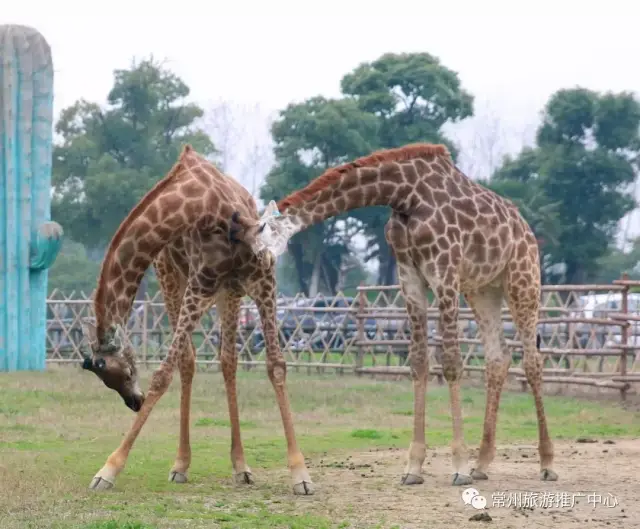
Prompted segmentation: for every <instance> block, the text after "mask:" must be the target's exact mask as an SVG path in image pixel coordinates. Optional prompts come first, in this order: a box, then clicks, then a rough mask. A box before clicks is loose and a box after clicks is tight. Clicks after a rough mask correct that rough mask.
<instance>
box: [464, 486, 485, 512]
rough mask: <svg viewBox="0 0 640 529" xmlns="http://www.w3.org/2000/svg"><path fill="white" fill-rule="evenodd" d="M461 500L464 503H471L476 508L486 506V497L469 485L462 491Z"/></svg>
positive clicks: (479, 508) (480, 508)
mask: <svg viewBox="0 0 640 529" xmlns="http://www.w3.org/2000/svg"><path fill="white" fill-rule="evenodd" d="M462 501H463V503H464V504H465V505H471V507H473V508H474V509H476V510H482V509H485V508H486V507H487V498H485V497H484V496H480V493H479V492H478V491H477V490H476V489H474V488H473V487H469V488H468V489H465V490H464V491H463V492H462Z"/></svg>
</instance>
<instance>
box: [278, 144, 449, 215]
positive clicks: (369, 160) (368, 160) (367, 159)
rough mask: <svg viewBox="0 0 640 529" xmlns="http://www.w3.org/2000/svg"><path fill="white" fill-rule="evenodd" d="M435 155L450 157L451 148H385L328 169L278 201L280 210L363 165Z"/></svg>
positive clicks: (426, 146)
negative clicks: (303, 186)
mask: <svg viewBox="0 0 640 529" xmlns="http://www.w3.org/2000/svg"><path fill="white" fill-rule="evenodd" d="M435 156H440V157H444V158H447V159H450V157H451V155H450V153H449V150H448V149H447V147H446V146H444V145H439V144H432V143H414V144H410V145H405V146H404V147H399V148H396V149H383V150H379V151H376V152H374V153H372V154H370V155H368V156H363V157H361V158H357V159H356V160H353V161H352V162H348V163H345V164H343V165H339V166H338V167H333V168H331V169H328V170H327V171H325V172H324V173H323V174H321V175H320V176H319V177H318V178H316V179H315V180H313V181H311V183H310V184H309V185H307V187H305V188H303V189H300V190H298V191H296V192H294V193H292V194H291V195H289V196H288V197H285V198H283V199H282V200H280V202H278V210H279V211H280V213H284V212H285V211H286V209H287V208H289V207H291V206H297V205H299V204H302V203H304V202H306V201H308V200H310V199H311V198H312V197H313V196H314V195H316V194H317V193H318V192H319V191H322V190H323V189H325V188H327V187H328V186H330V185H331V184H332V183H334V182H336V181H338V180H340V179H341V178H342V177H343V176H344V175H345V174H347V173H349V172H351V171H353V170H355V169H360V168H362V167H377V166H379V165H382V164H383V163H387V162H404V161H407V160H413V159H415V158H433V157H435Z"/></svg>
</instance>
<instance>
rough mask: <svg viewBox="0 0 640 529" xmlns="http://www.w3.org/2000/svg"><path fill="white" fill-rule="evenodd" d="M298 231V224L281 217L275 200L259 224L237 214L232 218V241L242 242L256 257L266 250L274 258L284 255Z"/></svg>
mask: <svg viewBox="0 0 640 529" xmlns="http://www.w3.org/2000/svg"><path fill="white" fill-rule="evenodd" d="M297 231H298V229H297V225H296V223H295V222H294V221H293V220H292V218H291V217H290V216H288V215H281V214H280V212H279V211H278V206H277V205H276V203H275V202H274V201H273V200H272V201H271V202H269V204H267V207H266V208H265V210H264V213H263V214H262V217H261V218H260V220H259V221H257V222H256V221H247V220H245V219H243V218H241V217H240V215H239V214H238V213H237V212H236V213H234V214H233V216H232V217H231V228H230V237H231V240H233V241H238V240H242V241H243V242H245V243H246V244H248V245H249V246H250V247H251V249H252V250H253V253H255V254H256V255H259V254H260V253H261V252H263V251H265V250H267V251H268V252H269V253H271V254H272V255H273V256H274V257H277V256H278V255H281V254H283V253H284V252H285V251H286V249H287V242H288V241H289V239H290V238H291V237H292V236H293V235H294V234H295V233H296V232H297Z"/></svg>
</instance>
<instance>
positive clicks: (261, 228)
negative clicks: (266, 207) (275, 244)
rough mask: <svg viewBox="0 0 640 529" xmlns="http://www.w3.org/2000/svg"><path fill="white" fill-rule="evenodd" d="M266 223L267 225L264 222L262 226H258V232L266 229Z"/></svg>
mask: <svg viewBox="0 0 640 529" xmlns="http://www.w3.org/2000/svg"><path fill="white" fill-rule="evenodd" d="M266 225H267V224H266V223H265V224H263V225H262V226H260V227H259V228H258V233H262V232H263V231H264V227H265V226H266Z"/></svg>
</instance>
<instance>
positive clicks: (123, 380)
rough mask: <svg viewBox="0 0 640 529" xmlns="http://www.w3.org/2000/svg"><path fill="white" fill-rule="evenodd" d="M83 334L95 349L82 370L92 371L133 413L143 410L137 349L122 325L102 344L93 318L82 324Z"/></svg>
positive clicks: (108, 335)
mask: <svg viewBox="0 0 640 529" xmlns="http://www.w3.org/2000/svg"><path fill="white" fill-rule="evenodd" d="M82 332H83V334H84V336H85V337H86V339H87V342H88V343H89V347H90V348H91V356H84V361H83V362H82V368H83V369H86V370H88V371H91V372H93V373H95V374H96V375H97V377H98V378H99V379H100V380H102V382H103V383H104V385H105V386H107V387H108V388H109V389H113V390H114V391H116V392H117V393H118V394H119V395H120V396H121V397H122V400H124V403H125V404H126V405H127V406H128V407H129V408H131V409H132V410H133V411H135V412H137V411H140V408H141V407H142V403H143V402H144V394H143V393H142V391H141V390H140V386H139V383H138V369H137V368H136V362H135V357H134V352H133V348H132V347H131V345H130V344H129V341H128V340H127V337H126V336H125V333H124V331H123V329H122V327H120V326H119V325H114V326H111V327H110V328H109V329H108V330H107V332H106V333H105V338H104V340H103V342H102V343H99V341H98V334H97V327H96V324H95V322H94V321H93V320H92V319H89V318H85V319H84V320H83V321H82Z"/></svg>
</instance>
